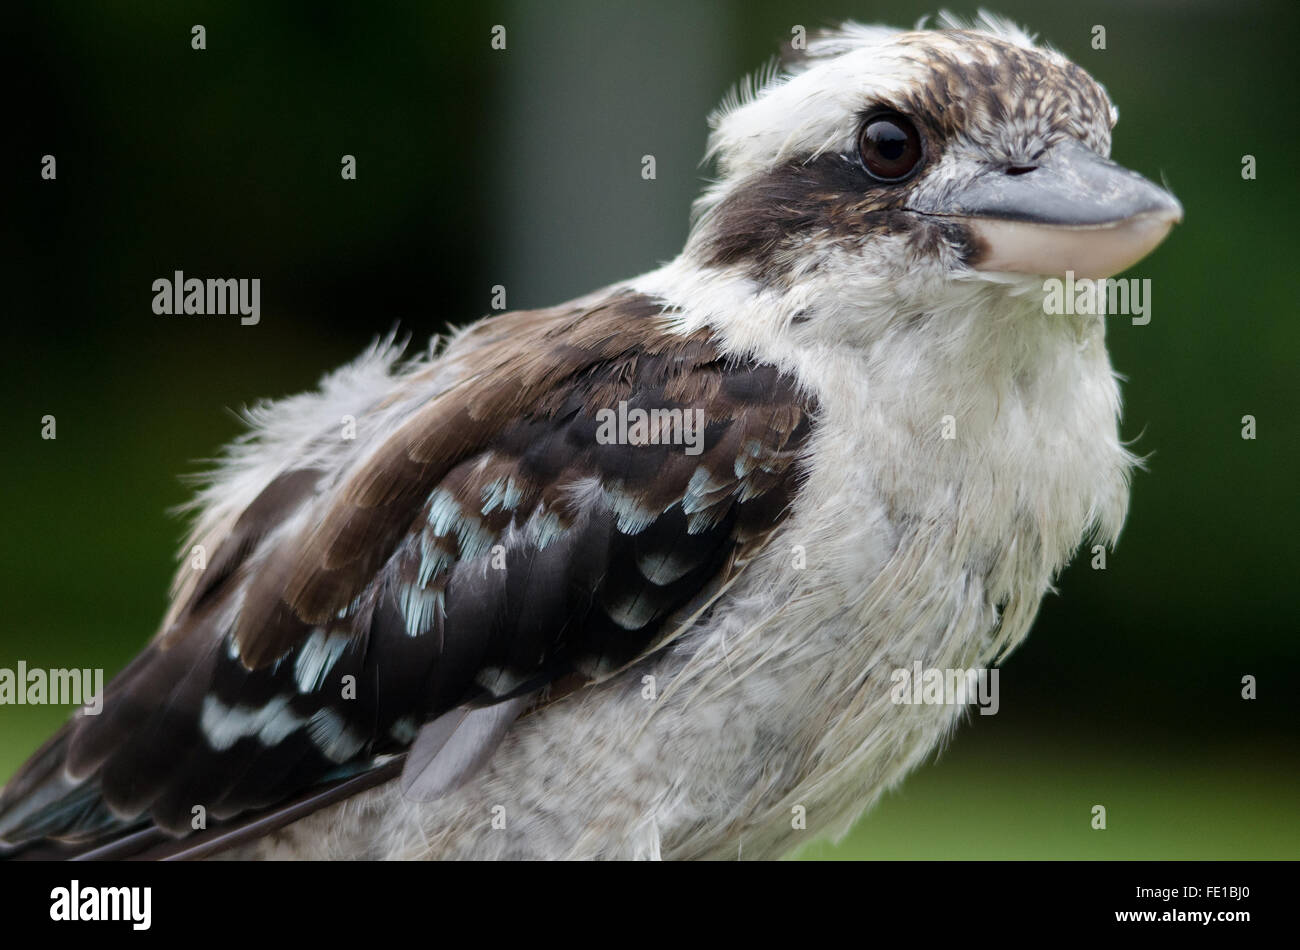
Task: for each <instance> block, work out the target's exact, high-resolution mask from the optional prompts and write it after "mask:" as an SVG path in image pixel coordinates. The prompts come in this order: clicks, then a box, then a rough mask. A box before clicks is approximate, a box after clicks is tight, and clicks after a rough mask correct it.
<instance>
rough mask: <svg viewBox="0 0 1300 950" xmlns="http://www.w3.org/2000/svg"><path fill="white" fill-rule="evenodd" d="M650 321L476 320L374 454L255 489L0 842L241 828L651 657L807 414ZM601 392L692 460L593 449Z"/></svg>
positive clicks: (673, 452)
mask: <svg viewBox="0 0 1300 950" xmlns="http://www.w3.org/2000/svg"><path fill="white" fill-rule="evenodd" d="M665 319H666V318H665V317H664V316H663V313H662V307H661V306H660V304H659V303H658V302H656V301H654V300H650V299H648V298H645V297H640V296H637V295H632V294H626V293H624V294H616V295H612V296H610V297H608V298H607V299H605V300H604V301H602V302H598V303H595V304H592V305H590V306H587V307H584V308H575V309H572V310H567V311H566V310H555V311H540V312H532V313H521V314H509V315H504V316H502V317H499V318H495V319H494V320H490V321H487V322H485V323H484V324H483V325H481V326H480V327H477V328H475V329H474V330H473V331H471V332H470V333H468V334H466V335H465V336H464V337H462V338H461V341H460V342H459V343H458V344H457V346H459V347H460V349H459V350H457V349H456V347H453V352H452V353H451V354H450V356H449V357H448V358H456V359H461V360H463V361H464V366H465V367H466V376H465V378H464V380H463V381H462V382H461V383H459V384H458V385H456V386H454V387H453V388H451V389H450V390H448V391H446V392H444V393H443V394H441V395H438V396H433V397H432V398H429V399H428V400H426V401H425V402H424V403H423V404H420V403H419V401H418V399H416V400H413V401H412V402H413V404H414V405H415V406H416V407H415V408H414V409H412V410H410V412H409V416H408V418H407V419H406V420H405V421H404V422H403V423H402V424H401V425H400V426H399V428H397V430H396V431H395V432H394V434H393V435H392V436H390V437H389V438H388V439H387V440H386V441H385V443H384V444H383V445H382V446H381V447H380V448H379V450H378V451H374V452H371V453H370V454H369V455H368V457H365V458H360V459H358V460H357V461H355V462H354V463H353V465H352V468H351V470H349V471H345V472H344V473H343V474H342V476H341V477H338V478H334V479H331V478H330V477H328V476H327V474H326V473H322V472H320V471H316V470H306V469H304V470H301V471H293V472H288V473H286V474H284V475H282V476H280V477H279V478H277V479H275V480H273V481H272V482H271V483H270V484H269V485H268V486H267V488H266V490H265V491H263V493H262V495H261V496H260V497H259V498H258V499H257V500H256V501H255V502H254V503H253V504H252V505H250V507H249V508H248V509H247V510H246V512H245V513H244V515H243V516H242V517H240V518H239V519H237V520H236V522H235V525H234V527H233V529H232V531H231V533H230V536H229V538H228V539H227V540H226V542H225V544H224V545H222V546H221V547H220V548H219V549H218V550H217V551H216V552H214V556H213V560H212V564H211V565H210V570H211V569H213V568H215V570H214V571H213V573H211V574H209V575H207V576H205V577H204V578H202V580H201V582H200V583H199V584H197V585H195V586H194V587H193V588H192V589H191V590H190V591H188V598H187V601H186V602H185V603H184V604H183V605H182V606H181V607H180V608H179V609H178V610H177V611H176V613H175V622H174V623H173V625H172V627H171V629H170V630H169V631H168V632H167V634H166V636H165V637H163V638H161V639H160V640H158V641H156V642H155V643H154V644H152V645H151V646H150V647H148V648H147V649H146V651H145V653H144V654H142V656H141V657H140V658H138V659H137V660H136V661H135V662H133V663H132V664H131V666H130V667H128V669H127V670H125V671H124V672H123V673H122V674H121V675H119V677H118V678H117V679H115V680H114V682H113V683H111V684H110V686H109V689H108V690H107V696H106V702H105V708H104V712H103V714H102V715H101V716H99V717H89V718H82V719H79V720H77V721H76V722H75V723H73V724H71V728H70V730H69V731H68V732H65V734H64V736H63V737H62V738H61V739H60V740H58V742H57V748H55V749H54V750H53V751H46V752H45V753H43V754H42V756H41V757H40V758H38V759H34V760H33V762H32V763H31V764H30V765H29V766H28V767H27V769H26V770H25V771H24V772H22V773H20V774H19V776H17V777H16V778H15V780H14V781H13V782H11V783H10V786H9V787H8V788H6V790H5V792H4V793H3V795H0V840H2V841H10V842H13V841H22V840H25V839H26V838H27V837H30V836H32V835H54V836H62V837H65V838H70V839H81V840H85V841H94V842H99V841H102V840H103V834H104V830H105V825H106V823H107V824H112V821H113V816H116V819H115V820H116V822H117V824H116V826H115V827H116V828H117V829H118V833H121V831H122V830H129V829H130V828H132V827H138V826H139V821H137V820H135V818H134V816H140V815H143V816H146V820H151V821H153V822H155V823H156V824H158V825H159V826H161V827H163V828H165V829H167V830H169V831H170V832H172V833H182V832H186V831H188V830H189V829H190V817H191V814H192V812H193V808H194V806H195V805H196V804H201V805H203V806H204V807H205V808H206V809H208V810H209V811H210V812H211V814H212V815H213V816H214V817H215V818H216V819H218V820H220V819H223V818H231V819H239V820H241V821H243V820H254V818H255V819H256V820H259V821H263V820H265V813H264V812H261V813H259V811H258V810H259V809H267V808H270V809H271V811H272V812H274V810H275V808H276V807H277V803H284V802H287V801H291V800H295V799H298V798H299V797H300V796H301V794H302V793H303V792H304V791H306V790H309V789H311V788H312V787H313V786H315V785H318V784H321V783H325V782H330V781H335V782H339V781H346V779H347V776H348V775H350V774H353V775H355V774H357V773H359V772H364V771H366V770H368V769H371V768H373V767H374V763H375V757H376V756H381V755H386V754H392V753H398V752H401V751H403V750H405V749H406V748H407V746H408V745H409V743H410V742H411V741H412V739H413V738H414V736H415V734H416V732H417V731H418V729H419V727H420V725H421V724H423V723H425V722H429V721H431V720H433V719H435V718H436V717H438V716H439V715H441V714H443V713H446V712H447V711H448V710H451V709H453V708H455V707H456V706H458V705H470V706H474V705H480V706H481V705H489V704H493V703H497V702H501V701H503V700H505V699H508V698H511V697H519V696H527V695H529V694H530V693H532V692H534V691H536V690H537V689H539V688H540V687H542V686H545V685H546V684H548V683H552V682H555V681H557V680H564V681H565V682H568V683H570V685H572V684H573V683H575V682H581V681H582V680H583V679H584V678H585V679H590V678H595V677H601V676H604V675H608V674H609V673H611V672H613V671H615V670H617V669H619V668H621V667H623V666H625V665H626V664H627V663H629V662H632V661H634V660H635V659H636V658H637V657H639V656H641V655H643V654H644V652H645V651H646V650H647V649H651V648H652V647H654V646H655V645H657V642H658V640H659V638H662V636H664V635H665V625H666V624H667V623H668V622H669V621H670V619H671V618H674V617H677V616H680V612H681V611H682V610H683V609H684V608H686V607H687V606H688V605H691V604H693V603H696V602H698V599H699V598H700V597H701V596H702V595H703V594H704V593H705V592H707V591H708V590H710V589H712V588H713V587H716V586H717V585H718V584H719V583H721V582H722V581H723V580H724V579H725V576H726V573H727V571H728V570H730V567H729V565H731V564H732V563H733V562H734V560H735V558H736V557H737V555H738V554H739V553H742V550H743V546H744V545H745V544H746V543H749V542H751V541H752V540H753V539H756V538H760V537H762V536H763V535H764V534H766V533H767V532H768V531H770V530H771V528H772V527H773V526H774V525H775V524H776V523H777V522H778V521H779V520H780V518H781V517H782V515H783V513H784V511H785V510H786V507H787V506H788V503H789V501H790V499H791V497H792V494H793V492H794V490H795V487H796V483H797V477H798V466H797V464H796V463H797V461H798V458H799V456H800V453H801V451H802V449H803V445H804V442H805V439H806V436H807V434H808V431H809V427H810V424H811V417H810V411H811V406H809V405H808V404H807V402H806V401H805V399H804V398H803V397H802V396H801V394H800V393H798V392H797V391H796V389H795V387H794V386H793V384H792V383H791V381H790V380H789V379H787V378H785V377H783V376H781V375H780V374H779V373H778V372H777V371H776V370H775V369H774V368H773V367H771V366H764V365H757V364H742V363H738V362H734V361H728V360H725V359H723V358H722V357H720V356H719V354H718V353H717V351H716V350H715V348H714V347H713V345H712V343H711V341H710V340H709V338H708V336H707V335H706V334H703V333H699V334H695V335H692V336H683V335H679V334H672V333H669V332H667V331H666V328H665V325H664V320H665ZM427 372H428V371H419V372H416V373H414V374H411V375H409V376H408V377H406V378H404V379H403V380H401V381H399V383H398V385H401V386H407V387H419V386H421V385H426V379H427ZM417 392H418V390H417ZM407 395H409V393H408V394H407ZM403 398H405V397H403ZM620 401H623V402H625V403H626V404H627V405H628V407H629V408H646V409H652V408H668V409H681V410H685V411H694V410H697V409H698V410H701V411H702V412H703V417H704V420H705V426H704V441H703V451H702V452H701V453H700V454H698V455H688V454H687V453H686V452H685V451H684V447H683V446H682V445H671V444H658V445H654V444H651V445H629V444H617V443H614V444H602V442H601V441H600V440H598V439H597V429H598V422H597V412H598V411H599V410H601V409H611V408H616V407H617V405H618V404H619V402H620ZM303 505H311V506H314V507H315V508H316V509H318V510H319V511H320V514H319V515H318V516H315V517H314V518H313V519H312V520H311V522H310V523H309V524H308V526H307V527H306V528H305V529H304V530H303V531H302V532H301V533H298V534H295V533H294V532H287V533H286V532H284V531H279V532H278V533H276V532H275V531H274V530H273V529H274V528H275V527H276V526H277V525H280V524H282V523H286V522H284V519H285V518H288V517H289V516H290V515H291V514H292V513H294V512H298V511H300V510H301V506H303ZM346 677H352V681H353V683H354V684H355V687H356V688H355V691H354V695H353V696H351V697H348V698H344V693H345V689H344V687H345V681H346V680H345V678H346ZM575 677H577V679H576V680H575ZM499 732H500V730H492V733H493V734H494V735H496V736H497V738H499ZM493 741H495V739H493ZM484 757H485V756H477V755H469V756H467V758H468V759H470V760H475V761H476V760H477V759H478V758H484ZM64 768H66V769H68V770H69V771H70V773H71V778H70V779H65V778H63V777H62V772H63V769H64ZM69 782H72V783H74V784H73V785H72V786H71V787H70V788H62V787H60V786H59V783H64V784H68V783H69ZM76 782H82V783H83V784H81V785H76V784H75V783H76ZM90 787H93V788H94V789H95V790H96V792H97V794H98V797H96V796H89V797H88V796H87V793H86V791H85V790H86V788H90ZM42 796H43V797H42ZM322 800H324V799H322ZM23 801H26V802H27V803H28V805H27V806H24V804H23ZM32 803H35V804H32ZM105 804H107V806H109V809H111V812H110V811H109V810H106V809H105V807H104V806H105ZM241 816H243V817H242V818H241ZM106 819H107V820H106Z"/></svg>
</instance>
